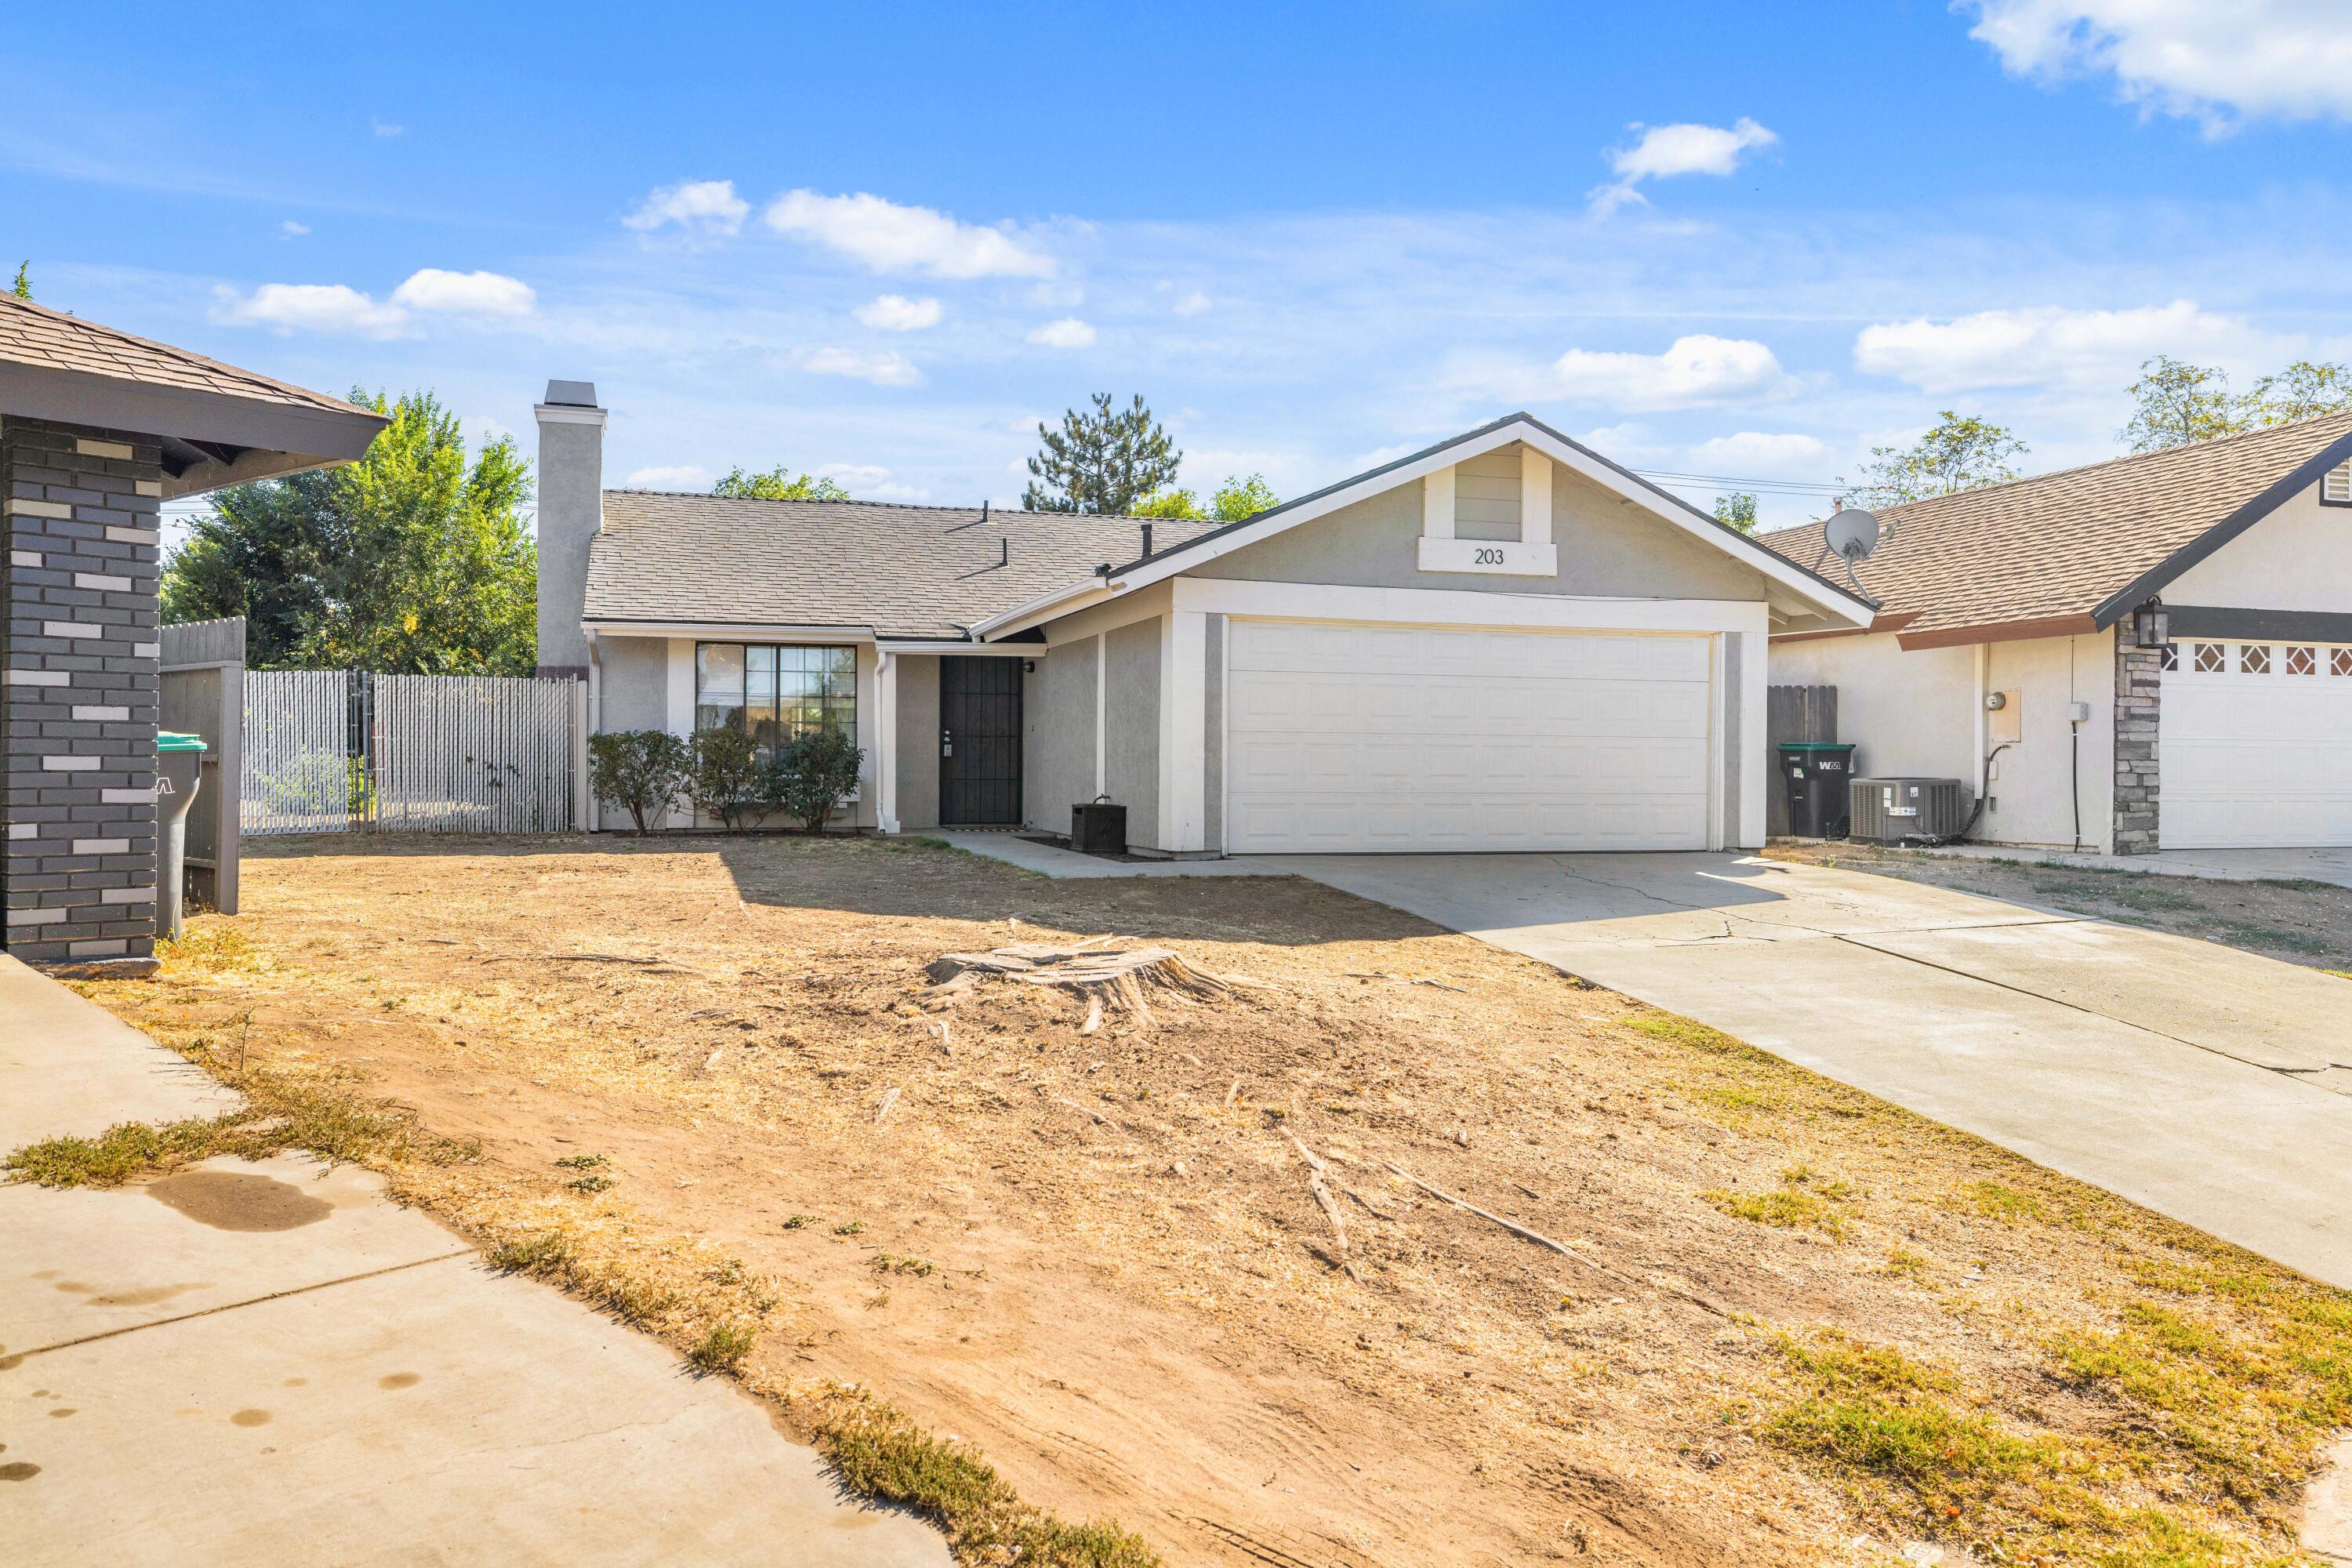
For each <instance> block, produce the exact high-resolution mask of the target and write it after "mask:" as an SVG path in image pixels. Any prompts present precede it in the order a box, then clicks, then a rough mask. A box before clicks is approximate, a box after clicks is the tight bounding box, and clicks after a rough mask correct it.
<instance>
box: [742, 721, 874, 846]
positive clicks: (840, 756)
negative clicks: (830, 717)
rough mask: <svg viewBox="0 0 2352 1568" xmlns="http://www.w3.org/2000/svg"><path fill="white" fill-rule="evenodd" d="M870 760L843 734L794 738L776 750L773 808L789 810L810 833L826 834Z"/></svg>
mask: <svg viewBox="0 0 2352 1568" xmlns="http://www.w3.org/2000/svg"><path fill="white" fill-rule="evenodd" d="M865 760H866V753H865V752H864V751H863V750H861V749H860V748H858V747H856V746H854V745H852V744H851V743H850V741H849V737H848V736H846V735H845V734H843V733H842V732H841V731H838V730H811V731H807V732H806V733H804V734H799V735H795V736H793V738H792V739H791V740H789V741H786V742H784V743H783V744H782V745H781V746H779V747H777V748H776V760H775V762H774V763H772V764H771V765H770V766H769V768H768V775H767V779H766V784H765V791H764V795H765V801H766V804H767V806H768V809H769V810H771V811H778V810H781V811H785V812H789V813H791V814H792V815H793V816H795V817H797V818H799V820H800V824H801V826H803V827H805V828H807V829H808V830H809V831H810V832H811V833H823V832H824V826H825V824H826V823H828V822H830V821H832V820H833V814H834V813H835V811H836V810H838V809H839V808H840V806H841V802H842V798H843V797H844V796H845V795H848V794H849V793H850V792H851V791H852V790H854V789H856V787H857V770H858V768H859V767H860V766H861V765H862V764H863V763H865Z"/></svg>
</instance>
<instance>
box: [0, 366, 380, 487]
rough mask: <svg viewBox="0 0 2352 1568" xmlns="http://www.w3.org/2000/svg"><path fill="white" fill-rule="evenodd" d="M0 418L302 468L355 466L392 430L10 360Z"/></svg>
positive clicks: (374, 417)
mask: <svg viewBox="0 0 2352 1568" xmlns="http://www.w3.org/2000/svg"><path fill="white" fill-rule="evenodd" d="M0 415H14V416H16V417H18V418H22V419H54V420H56V421H58V423H59V424H64V425H80V426H89V427H91V428H94V429H100V430H124V431H132V432H136V433H139V434H142V435H152V436H156V437H177V438H179V439H181V440H183V441H191V442H204V443H207V444H211V445H217V446H226V447H243V448H247V449H248V450H259V451H264V452H269V453H276V454H283V455H285V456H288V457H291V458H298V459H299V462H298V464H296V465H295V467H299V468H320V467H324V466H325V465H327V464H330V463H342V462H349V461H351V460H352V458H358V457H360V456H362V454H363V453H365V452H366V451H367V449H368V443H369V442H371V441H373V440H374V439H375V437H376V432H378V431H379V430H382V429H383V427H384V426H386V425H387V424H389V423H390V421H389V420H387V419H386V418H385V417H384V416H383V415H381V414H378V413H376V412H375V411H374V410H373V409H369V408H362V407H360V406H359V405H356V404H353V405H352V406H351V407H350V409H349V410H348V411H345V410H342V409H337V408H327V407H306V406H303V405H298V404H292V403H279V402H275V401H273V400H271V399H268V398H261V397H242V396H237V395H234V394H230V393H225V392H205V391H199V390H196V389H194V388H190V387H175V386H160V385H157V384H154V383H152V382H142V381H133V380H129V379H126V378H123V377H119V376H110V375H98V374H92V373H89V372H87V371H76V370H59V369H55V368H52V367H49V366H45V365H29V364H20V363H14V362H6V361H0ZM279 471H281V472H290V471H293V468H283V469H281V470H279ZM256 477H260V476H256ZM216 482H217V483H219V484H234V483H236V482H237V480H236V479H235V478H224V479H219V480H217V481H216ZM207 488H209V487H207ZM180 493H183V494H186V493H191V492H189V491H186V490H183V491H182V492H180Z"/></svg>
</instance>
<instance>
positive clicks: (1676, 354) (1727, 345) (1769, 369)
mask: <svg viewBox="0 0 2352 1568" xmlns="http://www.w3.org/2000/svg"><path fill="white" fill-rule="evenodd" d="M1794 384H1795V383H1794V379H1793V378H1792V377H1791V376H1790V374H1788V373H1787V372H1786V371H1784V370H1782V369H1781V368H1780V361H1779V360H1778V359H1776V358H1774V357H1773V354H1772V351H1771V350H1770V349H1769V348H1767V347H1765V346H1764V345H1763V344H1762V343H1759V342H1751V341H1749V340H1748V339H1745V338H1718V337H1711V336H1708V335H1706V334H1705V333H1696V334H1693V335H1692V336H1689V337H1681V338H1676V339H1675V341H1674V342H1672V343H1671V344H1669V345H1667V348H1666V351H1665V352H1664V353H1654V354H1643V353H1600V352H1596V351H1593V350H1591V349H1570V350H1569V351H1568V353H1564V354H1562V355H1560V356H1559V358H1558V359H1557V360H1554V361H1553V362H1552V363H1551V364H1550V365H1549V367H1548V368H1546V369H1545V370H1542V371H1540V372H1538V373H1537V374H1534V375H1533V376H1522V377H1519V378H1516V391H1515V392H1512V393H1508V394H1507V395H1535V396H1537V397H1544V398H1559V399H1566V400H1568V401H1571V402H1578V403H1601V404H1608V405H1613V406H1615V407H1619V408H1624V409H1665V408H1703V407H1707V406H1710V405H1717V404H1725V403H1741V402H1749V401H1753V400H1755V399H1758V398H1763V397H1777V396H1780V395H1783V394H1785V393H1787V392H1789V391H1790V390H1792V389H1793V387H1794ZM1513 385H1514V378H1505V379H1503V380H1500V381H1497V382H1496V383H1494V384H1493V389H1494V390H1496V391H1504V390H1505V389H1506V388H1507V387H1512V386H1513Z"/></svg>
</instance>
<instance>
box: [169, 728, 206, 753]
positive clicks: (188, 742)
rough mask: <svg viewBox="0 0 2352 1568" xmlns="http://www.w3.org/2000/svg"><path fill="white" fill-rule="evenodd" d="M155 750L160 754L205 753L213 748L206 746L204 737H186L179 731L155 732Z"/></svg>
mask: <svg viewBox="0 0 2352 1568" xmlns="http://www.w3.org/2000/svg"><path fill="white" fill-rule="evenodd" d="M155 749H156V750H157V751H159V752H205V751H210V750H211V749H212V748H211V747H209V746H207V745H205V738H204V737H203V736H202V735H184V734H182V733H181V732H180V731H177V730H158V731H155Z"/></svg>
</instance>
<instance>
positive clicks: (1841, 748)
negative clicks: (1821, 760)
mask: <svg viewBox="0 0 2352 1568" xmlns="http://www.w3.org/2000/svg"><path fill="white" fill-rule="evenodd" d="M1780 749H1781V750H1782V751H1784V752H1851V751H1853V742H1851V741H1783V742H1780Z"/></svg>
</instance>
